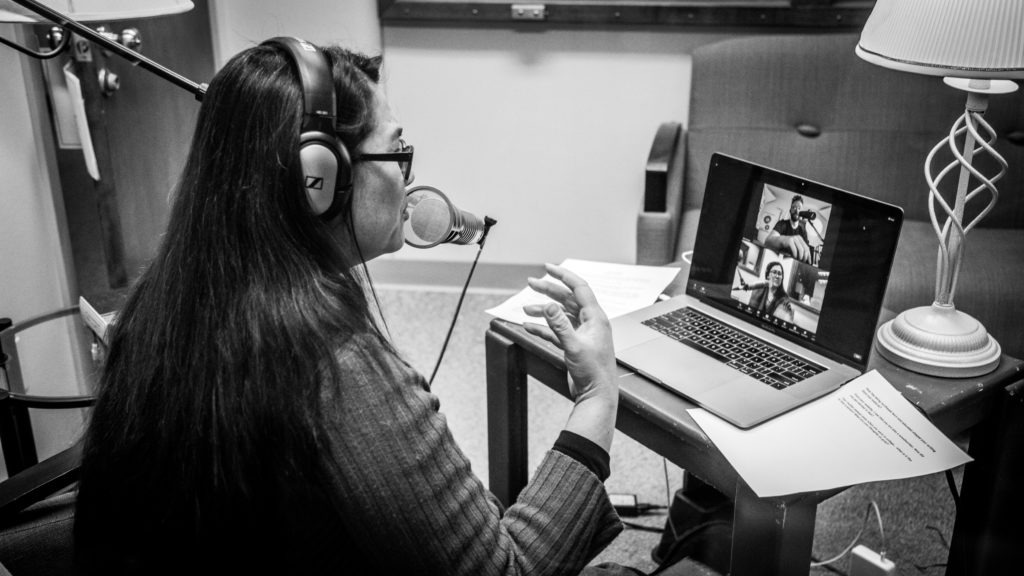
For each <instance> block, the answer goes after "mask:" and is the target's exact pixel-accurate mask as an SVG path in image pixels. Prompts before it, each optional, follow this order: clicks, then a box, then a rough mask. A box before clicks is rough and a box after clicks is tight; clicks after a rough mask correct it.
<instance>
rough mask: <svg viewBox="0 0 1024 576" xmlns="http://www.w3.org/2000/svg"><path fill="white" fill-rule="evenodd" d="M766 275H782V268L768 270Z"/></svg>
mask: <svg viewBox="0 0 1024 576" xmlns="http://www.w3.org/2000/svg"><path fill="white" fill-rule="evenodd" d="M768 275H769V276H782V270H779V269H778V268H776V269H775V270H771V271H770V272H768Z"/></svg>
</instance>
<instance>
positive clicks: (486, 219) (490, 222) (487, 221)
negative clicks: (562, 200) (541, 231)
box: [427, 216, 498, 387]
mask: <svg viewBox="0 0 1024 576" xmlns="http://www.w3.org/2000/svg"><path fill="white" fill-rule="evenodd" d="M497 223H498V221H497V220H495V219H494V218H491V217H490V216H484V234H483V236H481V237H480V244H479V248H478V249H477V251H476V257H474V258H473V265H472V266H470V268H469V274H468V275H467V276H466V283H465V284H463V285H462V293H461V294H459V302H458V303H457V304H456V305H455V314H454V315H452V323H451V325H449V326H448V334H447V335H445V337H444V344H442V345H441V353H440V354H438V356H437V363H436V364H434V371H433V372H431V373H430V380H428V381H427V386H430V387H433V385H434V377H435V376H437V370H438V369H439V368H440V367H441V360H442V359H444V353H445V351H446V350H447V349H448V341H449V340H451V338H452V332H454V331H455V322H456V321H457V320H458V319H459V311H460V310H461V309H462V301H463V300H464V299H465V298H466V291H467V290H468V289H469V282H470V280H472V279H473V271H474V270H476V263H477V262H479V261H480V254H481V253H482V252H483V251H484V243H485V242H486V241H487V234H488V233H489V232H490V231H491V226H494V225H495V224H497Z"/></svg>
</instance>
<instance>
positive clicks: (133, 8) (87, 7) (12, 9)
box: [0, 0, 192, 24]
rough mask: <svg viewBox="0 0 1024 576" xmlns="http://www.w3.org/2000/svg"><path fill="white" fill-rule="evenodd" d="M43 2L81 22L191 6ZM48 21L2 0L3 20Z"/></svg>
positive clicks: (107, 0) (166, 1) (129, 0)
mask: <svg viewBox="0 0 1024 576" xmlns="http://www.w3.org/2000/svg"><path fill="white" fill-rule="evenodd" d="M30 4H43V5H44V6H46V7H47V8H51V9H53V10H56V11H57V12H60V13H62V14H64V15H66V16H69V17H71V18H74V19H75V20H78V21H79V22H96V21H103V22H112V21H114V20H128V19H131V18H150V17H152V16H166V15H169V14H178V13H181V12H186V11H188V10H191V9H192V2H191V1H189V0H40V1H38V2H32V3H30ZM41 21H45V22H48V21H49V20H48V19H44V18H43V17H41V16H40V15H39V14H38V13H37V12H34V11H32V10H30V9H29V8H26V7H25V6H22V5H19V3H16V2H13V1H11V0H2V1H0V22H19V23H23V24H24V23H38V22H41Z"/></svg>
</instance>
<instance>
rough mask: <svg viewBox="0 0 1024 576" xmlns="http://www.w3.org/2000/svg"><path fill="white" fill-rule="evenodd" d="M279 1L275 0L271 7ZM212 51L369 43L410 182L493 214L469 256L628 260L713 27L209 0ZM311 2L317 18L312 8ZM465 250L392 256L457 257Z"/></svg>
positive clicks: (225, 53)
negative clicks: (427, 16)
mask: <svg viewBox="0 0 1024 576" xmlns="http://www.w3.org/2000/svg"><path fill="white" fill-rule="evenodd" d="M285 6H287V7H285ZM212 7H213V10H212V12H213V14H214V23H213V28H214V45H215V56H216V58H217V62H218V63H223V62H224V61H225V60H226V58H227V57H229V56H230V55H231V54H234V53H235V52H237V51H238V50H239V49H241V48H244V47H245V46H248V45H251V44H252V43H254V42H258V41H260V40H262V39H265V38H267V37H270V36H273V35H276V34H292V35H298V36H303V37H306V38H307V39H309V40H311V41H315V42H339V43H342V44H344V45H347V46H353V47H356V48H359V49H361V50H364V51H369V52H375V51H376V48H375V47H376V46H380V45H382V46H383V52H384V55H385V74H386V78H385V81H386V90H387V92H388V94H389V97H390V99H391V103H392V105H393V107H394V108H395V110H396V112H397V114H398V116H399V119H400V120H401V121H402V123H403V124H404V126H405V133H406V135H407V140H408V141H409V142H410V143H412V144H414V145H415V146H416V161H415V171H416V175H417V177H416V183H417V184H430V185H433V186H436V187H438V188H440V189H442V190H444V191H445V192H446V193H448V195H449V196H450V197H451V198H452V200H453V201H454V202H455V203H456V205H458V206H459V207H460V208H463V209H465V210H468V211H471V212H474V213H477V214H487V215H489V216H492V217H494V218H496V219H497V220H498V222H499V224H498V226H496V227H495V228H494V230H493V231H492V235H491V238H490V240H489V241H488V243H487V250H486V253H485V254H484V256H483V258H482V261H484V262H490V263H498V264H536V263H540V262H544V261H561V260H562V259H564V258H566V257H575V258H589V259H600V260H607V261H614V262H629V263H631V262H633V259H634V251H635V238H634V234H635V226H636V223H635V220H636V214H637V211H638V209H639V207H640V203H641V198H642V193H643V177H644V174H643V170H644V164H645V162H646V157H647V151H648V147H649V146H650V141H651V138H652V137H653V135H654V132H655V130H656V128H657V126H658V124H659V123H660V122H662V121H666V120H685V118H686V111H687V106H688V95H689V79H690V58H689V53H690V52H691V51H692V50H693V49H694V48H695V47H697V46H699V45H701V44H704V43H707V42H711V41H714V40H717V39H720V38H723V37H725V34H723V33H721V32H707V31H679V30H658V31H652V30H613V29H605V30H592V29H561V30H559V29H544V28H536V29H532V28H520V29H512V28H486V29H476V28H445V27H395V26H387V27H385V28H383V30H381V29H380V27H379V26H380V25H379V21H378V19H377V15H376V2H375V0H355V1H351V2H345V3H337V2H333V3H332V2H326V1H321V0H304V1H301V2H299V1H297V2H289V3H287V4H284V3H280V2H273V1H270V0H261V1H258V2H246V3H245V4H244V6H243V5H242V3H238V2H229V1H224V0H214V2H213V4H212ZM311 15H316V16H317V17H311ZM474 254H475V251H474V250H470V249H467V248H465V247H455V246H442V247H438V248H434V249H431V250H426V251H420V250H416V249H413V248H405V249H403V250H402V251H400V252H399V253H397V254H394V255H391V256H388V257H387V258H389V259H391V260H396V261H424V260H434V261H449V262H452V261H454V262H460V261H468V260H470V259H471V258H472V257H473V256H474Z"/></svg>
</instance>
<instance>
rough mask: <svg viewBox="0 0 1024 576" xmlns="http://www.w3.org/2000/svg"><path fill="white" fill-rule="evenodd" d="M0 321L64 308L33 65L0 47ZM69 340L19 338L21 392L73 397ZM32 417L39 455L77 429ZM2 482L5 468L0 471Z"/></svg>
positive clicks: (51, 169)
mask: <svg viewBox="0 0 1024 576" xmlns="http://www.w3.org/2000/svg"><path fill="white" fill-rule="evenodd" d="M24 32H25V31H24V30H23V29H22V28H21V27H16V26H13V25H9V24H0V35H3V36H4V37H6V38H12V39H17V40H18V41H20V42H24V41H25V34H24ZM0 77H2V78H3V79H4V81H3V82H0V102H3V104H2V106H0V174H2V175H3V179H2V184H0V206H3V209H0V265H2V267H3V272H2V273H0V303H2V304H0V316H6V317H9V318H11V319H12V320H13V321H14V322H15V323H16V324H17V323H18V322H21V321H23V320H26V319H28V318H31V317H33V316H37V315H40V314H44V313H47V312H53V311H55V310H58V309H60V308H64V307H67V306H70V305H71V304H72V301H71V300H72V298H71V294H72V287H71V285H70V281H69V275H68V265H67V263H68V261H69V260H68V255H67V250H68V248H67V242H66V236H65V234H64V233H63V225H62V222H63V214H64V207H63V204H62V203H61V202H60V194H59V193H58V192H57V190H58V186H59V184H58V183H57V181H56V175H55V174H56V173H55V161H54V157H53V142H52V140H53V138H52V136H51V134H52V128H51V125H50V121H49V115H48V113H47V111H46V110H47V108H46V97H45V93H44V92H43V87H42V81H41V75H40V73H39V70H38V68H37V67H36V66H35V62H33V61H30V60H29V59H28V58H27V57H23V56H21V55H20V54H19V53H18V52H15V51H14V50H11V49H8V48H7V47H2V48H0ZM74 338H76V334H75V333H74V332H73V331H71V330H70V329H69V326H68V325H67V324H66V323H64V322H60V321H57V322H48V323H46V324H42V325H40V326H39V327H36V328H33V329H31V330H30V331H27V332H26V333H24V334H23V335H21V337H20V338H19V342H18V345H19V346H18V349H19V354H18V357H19V360H20V361H21V365H22V370H23V373H24V376H25V380H26V385H27V387H28V391H29V392H31V393H35V394H50V395H58V394H78V393H80V391H81V384H80V382H81V375H80V373H79V370H80V366H79V364H78V362H77V360H78V359H79V358H80V357H79V356H78V355H77V354H74V353H72V349H73V348H74V346H73V339H74ZM49 416H50V415H48V414H46V413H39V414H38V417H35V416H34V419H33V424H35V425H36V430H37V441H38V442H37V444H38V450H39V453H40V457H45V456H47V455H50V454H52V453H54V452H56V451H57V450H58V449H59V448H61V447H63V446H65V445H66V444H67V443H68V442H69V441H70V438H71V437H73V436H74V435H75V434H76V433H77V432H78V430H79V428H80V426H81V418H80V417H79V416H78V415H73V416H72V417H71V418H68V417H67V416H66V415H63V416H61V415H57V416H55V417H53V418H50V417H49ZM0 475H2V476H6V468H3V469H0Z"/></svg>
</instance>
